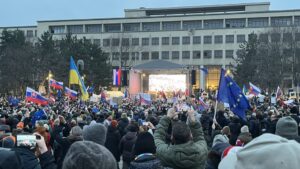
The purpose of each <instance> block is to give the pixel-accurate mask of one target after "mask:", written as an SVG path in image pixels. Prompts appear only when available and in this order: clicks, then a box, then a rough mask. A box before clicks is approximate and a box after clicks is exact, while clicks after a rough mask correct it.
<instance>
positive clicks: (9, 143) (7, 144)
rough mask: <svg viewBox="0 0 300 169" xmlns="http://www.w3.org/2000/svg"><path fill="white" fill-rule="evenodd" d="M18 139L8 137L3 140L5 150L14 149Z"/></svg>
mask: <svg viewBox="0 0 300 169" xmlns="http://www.w3.org/2000/svg"><path fill="white" fill-rule="evenodd" d="M15 143H16V139H15V137H14V136H7V137H4V138H3V139H2V147H3V148H13V147H15Z"/></svg>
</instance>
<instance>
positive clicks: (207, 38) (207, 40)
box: [203, 36, 212, 44]
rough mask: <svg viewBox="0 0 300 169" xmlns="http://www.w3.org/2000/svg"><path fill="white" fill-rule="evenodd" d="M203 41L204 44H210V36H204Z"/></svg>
mask: <svg viewBox="0 0 300 169" xmlns="http://www.w3.org/2000/svg"><path fill="white" fill-rule="evenodd" d="M203 43H204V44H212V36H204V37H203Z"/></svg>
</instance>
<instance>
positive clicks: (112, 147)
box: [105, 126, 121, 162]
mask: <svg viewBox="0 0 300 169" xmlns="http://www.w3.org/2000/svg"><path fill="white" fill-rule="evenodd" d="M120 140H121V135H120V133H119V131H118V130H117V128H114V127H112V126H108V128H107V134H106V142H105V147H106V148H107V149H108V150H109V151H110V152H111V153H112V154H113V155H114V157H115V159H116V161H117V162H119V161H120V155H121V154H120V150H119V144H120Z"/></svg>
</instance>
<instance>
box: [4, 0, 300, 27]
mask: <svg viewBox="0 0 300 169" xmlns="http://www.w3.org/2000/svg"><path fill="white" fill-rule="evenodd" d="M1 1H2V2H1V9H0V27H1V26H27V25H36V21H38V20H57V19H86V18H106V17H123V16H124V9H125V8H126V9H130V8H139V7H146V8H159V7H177V6H195V5H198V6H199V5H215V4H232V3H250V2H266V1H259V0H1ZM269 2H271V9H272V10H281V9H282V10H283V9H300V0H270V1H269Z"/></svg>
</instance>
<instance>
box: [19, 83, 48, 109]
mask: <svg viewBox="0 0 300 169" xmlns="http://www.w3.org/2000/svg"><path fill="white" fill-rule="evenodd" d="M25 100H26V101H28V102H33V103H35V104H39V105H43V106H45V105H48V99H47V98H45V97H43V96H42V95H41V94H40V93H39V92H37V91H35V90H33V89H32V88H30V87H27V88H26V99H25Z"/></svg>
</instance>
